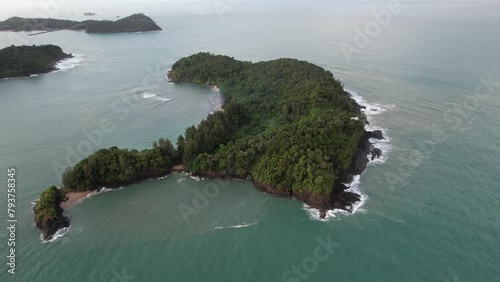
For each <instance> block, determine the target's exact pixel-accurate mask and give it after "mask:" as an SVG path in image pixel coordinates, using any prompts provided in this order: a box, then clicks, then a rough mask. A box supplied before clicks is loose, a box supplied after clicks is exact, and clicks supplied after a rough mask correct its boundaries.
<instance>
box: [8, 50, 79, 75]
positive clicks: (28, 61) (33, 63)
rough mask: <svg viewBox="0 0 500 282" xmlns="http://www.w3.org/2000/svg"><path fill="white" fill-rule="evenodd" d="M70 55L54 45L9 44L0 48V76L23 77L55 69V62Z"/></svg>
mask: <svg viewBox="0 0 500 282" xmlns="http://www.w3.org/2000/svg"><path fill="white" fill-rule="evenodd" d="M68 57H71V55H68V54H65V53H64V52H63V51H62V49H61V47H59V46H55V45H41V46H34V45H33V46H11V47H7V48H4V49H2V50H0V78H10V77H23V76H30V75H32V74H40V73H47V72H50V71H53V70H55V69H56V68H55V64H56V62H58V61H60V60H62V59H65V58H68Z"/></svg>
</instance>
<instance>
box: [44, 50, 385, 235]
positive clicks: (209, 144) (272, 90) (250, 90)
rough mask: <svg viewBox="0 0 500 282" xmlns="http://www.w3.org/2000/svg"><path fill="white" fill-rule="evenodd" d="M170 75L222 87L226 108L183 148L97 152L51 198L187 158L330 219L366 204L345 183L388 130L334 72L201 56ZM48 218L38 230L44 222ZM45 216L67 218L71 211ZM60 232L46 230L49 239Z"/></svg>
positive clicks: (131, 178)
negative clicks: (371, 125) (373, 125)
mask: <svg viewBox="0 0 500 282" xmlns="http://www.w3.org/2000/svg"><path fill="white" fill-rule="evenodd" d="M168 75H169V78H170V80H171V81H173V82H175V83H197V84H205V85H212V86H214V85H217V86H218V87H219V88H220V90H221V93H223V95H224V101H225V104H224V108H223V111H218V112H215V113H213V114H210V115H209V116H208V117H207V118H206V119H205V120H203V121H201V122H200V124H199V125H198V126H191V127H189V128H187V129H186V132H185V134H184V135H180V136H179V137H178V139H177V144H176V145H177V146H176V147H174V146H173V145H172V143H171V142H170V141H169V140H165V139H160V141H159V142H155V143H154V144H153V148H151V149H146V150H142V151H137V150H127V149H119V148H117V147H112V148H110V149H102V150H99V151H97V152H96V153H95V154H93V155H91V156H89V157H88V158H86V159H83V160H82V161H80V162H79V163H78V164H76V165H75V166H74V167H73V168H68V170H67V171H66V172H65V173H64V174H63V177H62V183H63V186H64V189H59V190H57V191H58V192H57V193H52V194H50V195H52V196H53V197H54V199H55V200H53V201H52V202H57V201H56V200H57V199H60V198H62V197H64V196H65V193H67V192H79V191H92V190H98V189H101V188H102V187H107V188H118V187H121V186H123V185H128V184H131V183H136V182H139V181H142V180H145V179H148V178H155V177H159V176H165V175H167V174H169V173H170V172H171V171H172V170H174V167H180V165H181V164H182V167H183V168H184V169H185V171H186V172H190V173H192V174H193V175H197V176H202V177H207V178H214V177H221V178H238V179H249V180H251V181H252V182H253V183H254V185H255V186H256V187H257V188H258V189H260V190H262V191H264V192H266V193H269V194H271V195H276V196H283V197H291V198H295V199H297V200H300V201H302V202H304V203H307V204H308V205H310V206H312V207H316V208H318V209H320V210H321V211H322V214H323V216H324V213H325V212H326V210H330V209H344V210H346V211H350V210H351V208H352V204H353V203H355V202H357V201H359V200H360V195H358V194H356V193H353V192H349V191H347V187H346V186H345V185H344V184H343V183H348V182H350V181H351V180H352V178H353V176H354V175H358V174H360V173H361V172H362V171H363V170H364V169H365V168H366V165H367V163H368V157H370V158H372V159H373V158H375V157H378V156H380V153H381V152H380V150H378V149H376V148H374V147H373V145H372V144H370V142H369V139H370V138H378V139H381V138H383V136H382V134H381V132H367V131H365V129H364V127H365V125H366V124H367V120H366V117H365V115H364V114H363V113H362V112H361V107H360V106H359V105H358V104H357V103H356V102H355V101H354V100H353V99H352V98H351V97H350V94H349V93H347V92H345V91H344V89H343V86H342V84H341V83H340V81H338V80H337V79H335V78H334V77H333V74H332V73H331V72H329V71H327V70H324V69H323V68H321V67H318V66H316V65H313V64H311V63H308V62H305V61H300V60H296V59H277V60H273V61H268V62H258V63H252V62H243V61H238V60H235V59H233V58H231V57H227V56H221V55H213V54H210V53H199V54H196V55H192V56H190V57H186V58H183V59H181V60H179V61H178V62H176V63H175V64H174V65H173V66H172V70H171V71H170V72H169V74H168ZM49 189H50V191H53V189H52V187H51V188H49ZM44 193H45V192H44ZM39 214H40V213H39ZM42 214H43V213H42ZM38 217H39V215H37V218H36V221H37V226H42V227H43V226H44V225H43V223H44V222H38ZM40 217H41V218H50V220H53V221H54V223H55V224H57V223H58V222H61V223H62V222H64V221H63V219H62V217H64V215H63V214H60V215H59V216H55V217H52V218H51V217H43V216H40ZM45 225H47V223H45ZM48 226H52V225H51V224H49V225H48ZM62 227H64V226H63V225H61V228H62ZM50 231H51V230H47V229H45V230H44V229H42V233H43V234H44V236H45V234H47V235H46V236H45V238H46V239H48V238H50V237H51V236H52V234H51V232H50Z"/></svg>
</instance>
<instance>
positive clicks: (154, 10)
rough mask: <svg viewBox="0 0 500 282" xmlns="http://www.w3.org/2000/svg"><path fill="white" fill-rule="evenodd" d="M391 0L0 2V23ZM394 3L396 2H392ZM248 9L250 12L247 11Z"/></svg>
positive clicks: (461, 0) (455, 0)
mask: <svg viewBox="0 0 500 282" xmlns="http://www.w3.org/2000/svg"><path fill="white" fill-rule="evenodd" d="M389 1H391V0H0V3H1V4H0V21H1V20H5V19H7V18H10V17H12V16H20V17H29V18H33V17H42V18H47V17H51V18H61V19H64V18H68V19H69V18H71V15H72V14H73V15H76V16H83V13H84V12H95V13H97V14H99V15H102V16H109V17H116V15H120V16H128V15H130V14H132V13H137V12H143V13H146V14H147V15H149V16H155V15H163V14H169V13H178V12H189V13H201V12H203V13H215V12H216V7H215V6H216V5H219V8H224V5H226V8H230V6H231V5H233V6H243V5H245V6H247V7H254V8H257V7H260V8H269V7H270V6H277V7H280V6H281V7H282V6H283V5H289V6H290V5H292V6H293V5H314V4H321V5H345V4H349V5H350V4H355V3H359V4H363V3H367V2H375V3H388V2H389ZM392 1H397V0H392ZM400 1H401V2H413V3H417V2H418V3H422V2H432V3H436V2H443V3H447V4H455V3H478V2H495V3H500V0H482V1H473V0H468V1H466V0H427V1H421V0H400ZM249 10H250V9H249Z"/></svg>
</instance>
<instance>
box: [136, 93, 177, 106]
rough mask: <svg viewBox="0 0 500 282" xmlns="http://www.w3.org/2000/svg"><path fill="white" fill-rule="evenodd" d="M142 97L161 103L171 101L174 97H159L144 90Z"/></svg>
mask: <svg viewBox="0 0 500 282" xmlns="http://www.w3.org/2000/svg"><path fill="white" fill-rule="evenodd" d="M142 98H143V99H152V100H156V101H160V102H161V104H163V103H166V102H169V101H172V99H169V98H165V97H158V95H156V94H153V93H149V92H144V93H143V94H142Z"/></svg>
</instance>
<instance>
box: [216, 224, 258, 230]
mask: <svg viewBox="0 0 500 282" xmlns="http://www.w3.org/2000/svg"><path fill="white" fill-rule="evenodd" d="M256 224H257V222H254V223H243V224H237V225H230V226H217V227H215V228H214V230H220V229H238V228H245V227H249V226H252V225H256Z"/></svg>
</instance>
